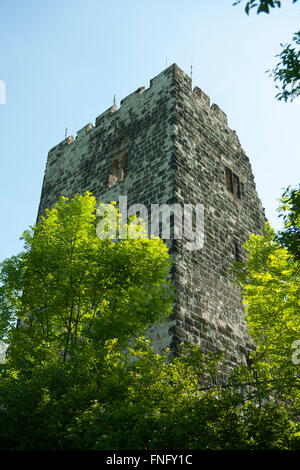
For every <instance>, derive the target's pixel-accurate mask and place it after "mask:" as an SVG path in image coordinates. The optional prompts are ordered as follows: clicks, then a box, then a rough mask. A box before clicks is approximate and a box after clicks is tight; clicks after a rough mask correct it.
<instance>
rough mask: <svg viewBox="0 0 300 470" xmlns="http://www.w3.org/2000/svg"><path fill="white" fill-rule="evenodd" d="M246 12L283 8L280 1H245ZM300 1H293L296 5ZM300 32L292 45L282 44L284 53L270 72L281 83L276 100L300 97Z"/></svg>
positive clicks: (295, 34)
mask: <svg viewBox="0 0 300 470" xmlns="http://www.w3.org/2000/svg"><path fill="white" fill-rule="evenodd" d="M242 1H243V0H238V1H236V2H235V3H234V5H238V4H240V3H241V2H242ZM245 1H246V6H245V11H246V13H247V15H249V13H250V11H251V9H253V8H256V7H257V10H256V12H257V14H259V13H270V11H271V8H275V7H278V8H280V7H281V1H279V0H249V1H248V0H245ZM297 1H298V0H293V3H296V2H297ZM299 46H300V31H297V32H295V33H294V36H293V39H292V43H290V44H281V47H282V51H281V53H280V54H278V55H277V56H276V57H279V58H280V60H279V62H278V64H277V65H276V66H275V68H274V69H273V70H271V71H270V70H269V71H268V72H270V75H271V76H272V77H273V78H274V81H275V82H279V83H281V89H280V87H279V86H277V85H276V88H278V89H279V90H280V91H279V93H277V95H276V98H277V99H278V100H279V101H280V100H284V101H288V100H290V101H293V99H294V98H296V97H297V96H299V95H300V47H299Z"/></svg>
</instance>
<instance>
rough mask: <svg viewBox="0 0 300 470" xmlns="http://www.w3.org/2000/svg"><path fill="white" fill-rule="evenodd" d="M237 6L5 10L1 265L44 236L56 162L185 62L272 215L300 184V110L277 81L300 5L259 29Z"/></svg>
mask: <svg viewBox="0 0 300 470" xmlns="http://www.w3.org/2000/svg"><path fill="white" fill-rule="evenodd" d="M232 3H233V0H209V1H207V0H185V1H184V0H151V1H149V0H148V1H146V0H110V1H108V0H43V1H40V0H26V1H25V0H0V80H2V81H4V82H5V84H6V104H5V105H0V178H1V180H0V200H1V235H0V260H3V259H4V258H6V257H9V256H11V255H13V254H16V253H17V252H18V251H20V250H21V248H22V244H21V242H20V241H19V236H20V235H21V233H22V232H23V231H24V230H25V229H26V228H28V226H29V225H33V224H34V223H35V220H36V214H37V209H38V204H39V198H40V193H41V188H42V181H43V174H44V170H45V165H46V158H47V153H48V150H49V149H50V148H51V147H53V146H54V145H56V144H57V143H58V142H60V141H61V140H63V138H64V135H65V128H66V127H68V129H69V132H68V133H69V134H74V135H75V134H76V131H77V130H78V129H80V128H81V127H83V126H84V125H85V124H87V123H88V122H94V121H95V118H96V116H98V115H99V114H101V113H102V112H103V111H104V110H105V109H107V108H108V107H109V106H111V105H112V102H113V96H114V94H116V98H117V102H119V101H120V100H121V99H122V98H124V97H125V96H126V95H128V94H129V93H131V92H133V91H134V90H136V89H137V88H138V87H140V86H143V85H144V86H146V87H148V86H149V80H150V79H151V78H152V77H154V76H155V75H157V74H158V73H160V72H161V71H162V70H163V69H164V68H165V64H166V57H167V61H168V65H170V64H171V63H173V62H176V63H177V64H178V65H179V67H181V68H182V69H183V70H184V71H185V72H186V73H190V65H191V62H192V63H193V83H194V85H197V86H199V87H200V88H202V89H203V90H204V91H205V92H206V93H207V94H208V95H209V96H210V98H211V102H215V103H217V104H218V105H219V106H220V107H221V108H222V109H223V110H224V111H225V112H226V113H227V116H228V121H229V125H230V127H231V128H232V129H235V130H236V131H237V133H238V136H239V138H240V141H241V144H242V146H243V148H244V150H245V151H246V153H247V155H248V157H249V158H250V161H251V163H252V168H253V171H254V175H255V180H256V184H257V189H258V192H259V195H260V198H261V200H262V203H263V206H264V207H265V209H266V215H267V217H268V219H269V221H270V222H271V224H272V225H273V226H274V227H275V228H280V226H281V222H280V220H278V217H277V212H276V207H277V205H278V202H277V200H278V198H279V197H280V195H281V193H282V189H283V188H285V187H287V186H288V185H296V184H297V183H298V180H299V173H300V171H299V170H300V155H299V154H300V146H299V135H300V132H299V109H300V98H299V99H298V100H297V101H294V102H293V103H292V104H285V103H279V102H277V101H276V100H275V98H274V96H275V94H276V89H275V87H274V83H273V81H272V79H271V78H269V77H268V75H267V74H266V73H265V71H266V70H267V69H268V68H270V67H272V66H274V65H275V64H276V61H277V60H276V59H275V58H274V56H275V55H276V54H278V53H279V52H280V42H288V41H290V40H291V38H292V35H293V33H294V32H296V31H298V30H299V26H300V21H299V20H300V2H299V3H296V4H295V5H292V1H291V0H284V1H283V2H282V3H283V7H282V8H281V9H280V10H273V11H272V14H271V15H264V14H261V15H258V16H257V15H256V14H255V13H253V14H252V15H251V16H250V17H247V16H246V14H245V13H244V9H243V7H242V6H235V7H233V6H232Z"/></svg>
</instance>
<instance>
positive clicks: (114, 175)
mask: <svg viewBox="0 0 300 470" xmlns="http://www.w3.org/2000/svg"><path fill="white" fill-rule="evenodd" d="M118 180H119V161H118V159H117V158H114V159H113V161H112V165H111V169H110V174H109V182H108V185H109V187H110V188H111V187H112V186H115V184H117V182H118Z"/></svg>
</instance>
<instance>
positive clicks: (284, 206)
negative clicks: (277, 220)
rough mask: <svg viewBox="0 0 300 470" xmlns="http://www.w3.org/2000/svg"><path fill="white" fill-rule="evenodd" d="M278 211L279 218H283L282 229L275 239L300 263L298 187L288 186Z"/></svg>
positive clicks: (299, 196) (299, 202)
mask: <svg viewBox="0 0 300 470" xmlns="http://www.w3.org/2000/svg"><path fill="white" fill-rule="evenodd" d="M278 210H279V217H282V218H283V223H284V228H283V229H282V230H280V231H279V233H278V234H277V239H278V241H279V243H280V244H281V245H282V246H284V247H285V248H287V250H288V251H289V252H290V253H291V254H292V255H293V256H294V258H295V259H296V260H297V261H300V186H299V187H298V188H291V187H290V186H289V187H288V188H287V189H286V190H285V191H284V193H283V195H282V198H281V201H280V206H279V209H278Z"/></svg>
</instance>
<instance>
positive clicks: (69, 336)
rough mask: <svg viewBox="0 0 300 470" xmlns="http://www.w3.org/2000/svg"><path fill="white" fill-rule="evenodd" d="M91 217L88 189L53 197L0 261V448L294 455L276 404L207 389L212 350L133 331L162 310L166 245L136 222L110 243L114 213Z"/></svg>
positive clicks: (292, 434) (286, 421)
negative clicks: (3, 350)
mask: <svg viewBox="0 0 300 470" xmlns="http://www.w3.org/2000/svg"><path fill="white" fill-rule="evenodd" d="M110 209H111V210H110ZM101 213H102V219H101V218H100V219H99V217H97V211H96V201H95V198H93V197H92V196H91V195H90V194H88V193H87V194H85V195H84V196H76V197H75V198H74V199H73V200H70V201H69V200H67V199H65V198H62V199H61V200H60V202H59V203H58V204H57V205H56V206H55V207H54V209H52V210H51V211H47V213H46V216H45V217H44V218H43V219H42V220H41V222H40V223H38V224H37V225H36V226H35V227H34V228H33V229H31V230H29V231H27V232H25V234H24V236H23V238H24V241H25V248H24V251H23V253H21V254H20V255H18V256H15V257H13V258H11V259H9V260H6V261H5V262H4V263H3V264H2V269H1V283H2V284H1V304H0V305H1V308H2V322H1V327H2V338H3V339H6V340H7V341H8V343H9V353H8V360H7V362H6V363H5V364H3V365H2V369H1V371H0V447H1V448H2V449H14V450H16V449H26V450H29V449H114V450H118V449H141V450H143V449H149V450H150V449H151V450H152V449H154V450H155V449H170V448H172V449H256V448H259V449H263V448H266V449H273V448H274V449H291V448H296V447H297V430H298V427H297V425H296V424H295V423H294V422H293V421H292V420H291V419H290V416H289V413H288V412H287V410H285V409H284V408H283V406H282V402H277V401H274V402H271V403H268V402H264V403H261V400H260V396H261V395H262V393H261V392H260V395H259V398H258V397H257V396H255V395H254V396H253V397H251V396H248V395H246V396H245V394H244V393H240V391H239V387H238V388H237V386H230V387H228V388H226V389H222V388H221V387H211V380H212V377H214V375H215V373H216V370H217V367H218V365H219V362H220V360H221V355H220V354H211V355H209V356H207V357H204V356H203V355H202V354H201V352H200V350H199V348H198V347H196V346H189V347H188V346H187V347H184V348H182V350H181V352H180V355H179V356H178V357H174V355H170V351H167V350H166V351H165V352H164V353H163V354H156V352H155V351H154V350H153V348H152V347H151V345H150V344H149V341H146V340H145V339H144V338H143V337H140V336H138V335H140V333H142V332H143V331H144V330H145V327H146V325H147V324H149V323H154V322H155V321H159V320H162V319H164V318H165V317H166V315H168V314H169V312H170V304H171V302H172V289H171V288H170V285H169V284H168V282H167V281H166V277H167V275H168V268H169V262H168V253H167V249H166V247H165V245H164V244H163V242H162V241H161V240H159V239H154V240H148V239H143V238H139V235H140V234H141V231H142V228H141V227H140V226H139V224H137V223H136V222H135V221H134V220H132V221H131V223H130V224H128V226H127V227H125V229H126V231H128V233H129V237H128V239H124V240H123V239H118V238H116V234H115V228H116V227H115V226H116V220H117V221H118V218H117V219H116V217H115V215H116V211H115V209H114V208H112V207H111V206H110V208H108V209H107V210H106V211H103V210H102V211H101ZM117 214H118V213H117ZM99 222H100V225H99ZM117 225H118V224H117ZM96 226H97V229H99V227H100V229H101V230H102V235H103V230H104V232H106V233H107V234H108V237H107V238H106V237H102V238H101V239H99V237H98V236H97V233H98V235H99V232H100V231H101V230H98V231H97V232H96ZM142 233H143V232H142ZM282 250H283V251H285V249H284V248H282ZM16 319H19V323H20V325H19V326H18V327H17V328H15V327H14V326H13V325H14V323H15V320H16ZM238 385H239V384H238Z"/></svg>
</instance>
